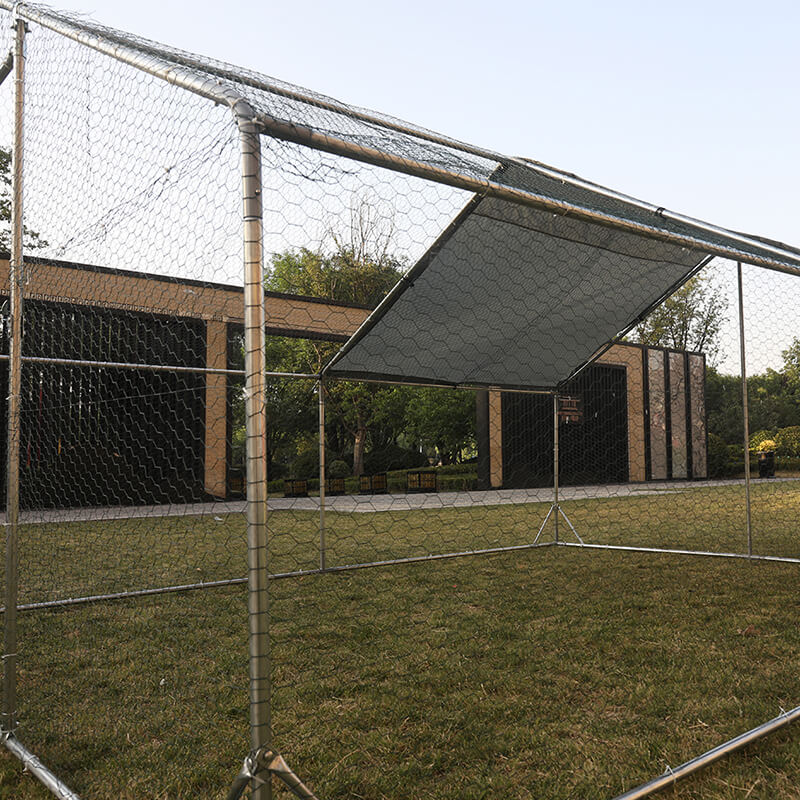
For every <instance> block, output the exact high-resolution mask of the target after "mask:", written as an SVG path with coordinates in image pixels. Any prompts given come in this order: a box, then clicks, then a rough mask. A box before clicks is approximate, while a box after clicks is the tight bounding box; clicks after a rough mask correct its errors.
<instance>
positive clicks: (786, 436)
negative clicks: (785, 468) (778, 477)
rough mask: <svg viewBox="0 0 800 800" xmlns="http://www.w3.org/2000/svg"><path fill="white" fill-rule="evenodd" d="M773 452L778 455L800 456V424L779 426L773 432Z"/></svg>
mask: <svg viewBox="0 0 800 800" xmlns="http://www.w3.org/2000/svg"><path fill="white" fill-rule="evenodd" d="M774 438H775V453H776V454H777V455H779V456H800V425H792V426H791V427H789V428H781V429H780V430H779V431H778V432H777V433H776V434H775V437H774Z"/></svg>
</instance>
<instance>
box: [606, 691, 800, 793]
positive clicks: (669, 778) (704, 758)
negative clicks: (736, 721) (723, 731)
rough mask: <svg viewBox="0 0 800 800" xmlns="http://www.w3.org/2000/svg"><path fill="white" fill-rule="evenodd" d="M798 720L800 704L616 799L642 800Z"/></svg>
mask: <svg viewBox="0 0 800 800" xmlns="http://www.w3.org/2000/svg"><path fill="white" fill-rule="evenodd" d="M798 720H800V706H798V707H797V708H795V709H792V711H785V712H781V714H780V716H777V717H775V719H771V720H770V721H769V722H765V723H764V724H763V725H759V726H758V727H757V728H753V729H752V730H749V731H747V733H742V734H740V735H739V736H737V737H736V738H734V739H730V740H729V741H727V742H725V743H724V744H721V745H719V746H718V747H715V748H714V749H713V750H709V751H707V752H705V753H703V755H701V756H698V757H697V758H693V759H692V760H691V761H687V762H686V763H684V764H681V765H680V766H679V767H676V768H675V769H668V770H667V772H665V773H664V774H663V775H660V776H659V777H658V778H654V779H653V780H651V781H648V782H647V783H644V784H642V785H641V786H638V787H637V788H635V789H631V790H630V791H628V792H625V793H624V794H621V795H618V796H617V797H616V798H614V800H641V798H643V797H649V796H650V795H651V794H654V793H655V792H659V791H661V790H662V789H666V788H668V787H670V786H672V785H673V784H674V783H675V781H677V780H680V779H681V778H685V777H686V776H688V775H691V774H692V773H693V772H697V770H699V769H703V768H704V767H707V766H708V765H709V764H713V763H714V762H715V761H717V760H719V759H720V758H722V757H723V756H726V755H728V754H729V753H733V752H735V751H736V750H740V749H741V748H742V747H745V746H746V745H748V744H750V742H754V741H756V740H757V739H760V738H761V737H762V736H766V735H767V734H768V733H772V732H773V731H776V730H778V729H779V728H783V727H784V726H786V725H789V724H791V723H792V722H797V721H798Z"/></svg>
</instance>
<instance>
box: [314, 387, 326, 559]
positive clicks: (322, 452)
mask: <svg viewBox="0 0 800 800" xmlns="http://www.w3.org/2000/svg"><path fill="white" fill-rule="evenodd" d="M317 391H318V392H319V568H320V569H321V570H325V569H327V567H328V556H327V546H326V544H325V384H324V383H323V381H322V378H320V380H319V385H318V389H317Z"/></svg>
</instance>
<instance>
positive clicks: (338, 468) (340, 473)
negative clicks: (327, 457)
mask: <svg viewBox="0 0 800 800" xmlns="http://www.w3.org/2000/svg"><path fill="white" fill-rule="evenodd" d="M351 472H352V470H351V469H350V467H349V466H348V465H347V462H346V461H342V460H341V459H340V458H337V459H336V461H332V462H331V463H330V464H329V465H328V477H329V478H348V477H350V473H351Z"/></svg>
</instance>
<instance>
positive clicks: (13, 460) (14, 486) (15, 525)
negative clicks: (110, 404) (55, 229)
mask: <svg viewBox="0 0 800 800" xmlns="http://www.w3.org/2000/svg"><path fill="white" fill-rule="evenodd" d="M24 103H25V22H23V20H21V19H17V20H16V31H15V39H14V144H13V150H12V172H11V194H12V199H11V258H10V260H9V293H10V316H11V319H10V323H11V331H10V333H11V336H10V340H9V351H8V463H7V469H6V592H5V606H6V609H5V625H4V634H3V728H4V730H6V731H9V732H13V731H14V730H15V728H16V726H17V595H18V591H19V553H18V538H19V451H20V395H21V388H22V268H23V261H22V259H23V254H22V231H23V227H22V164H23V161H22V145H23V111H24Z"/></svg>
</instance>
